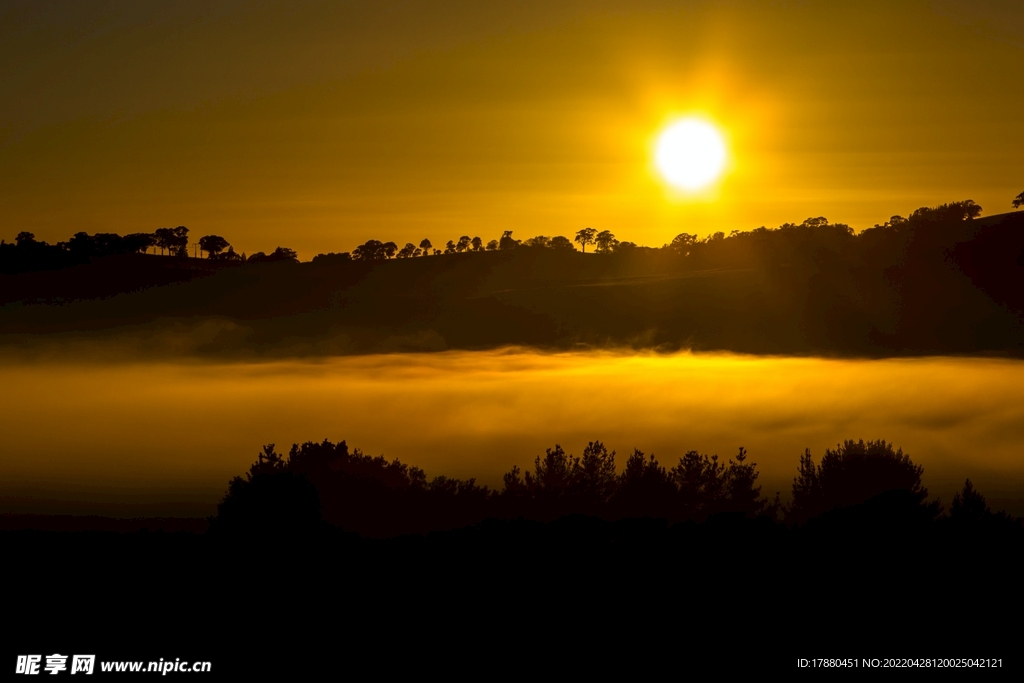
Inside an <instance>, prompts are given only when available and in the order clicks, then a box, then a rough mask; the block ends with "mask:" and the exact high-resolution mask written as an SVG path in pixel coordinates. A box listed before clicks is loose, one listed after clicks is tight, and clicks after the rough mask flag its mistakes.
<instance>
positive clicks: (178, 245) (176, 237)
mask: <svg viewBox="0 0 1024 683" xmlns="http://www.w3.org/2000/svg"><path fill="white" fill-rule="evenodd" d="M153 234H154V237H155V240H154V242H155V244H156V246H157V247H159V248H160V253H163V250H164V249H166V250H167V252H168V253H170V254H174V255H176V256H182V255H184V256H188V228H186V227H185V226H184V225H179V226H178V227H176V228H157V230H156V231H155V232H154V233H153Z"/></svg>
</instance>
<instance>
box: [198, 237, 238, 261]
mask: <svg viewBox="0 0 1024 683" xmlns="http://www.w3.org/2000/svg"><path fill="white" fill-rule="evenodd" d="M229 246H230V245H229V244H228V241H227V240H226V239H224V238H223V237H221V236H220V235H204V236H203V237H200V238H199V248H200V249H201V250H202V251H205V252H206V253H207V254H208V255H209V257H210V258H216V256H217V255H218V254H220V253H221V252H222V251H224V250H225V249H227V248H228V247H229Z"/></svg>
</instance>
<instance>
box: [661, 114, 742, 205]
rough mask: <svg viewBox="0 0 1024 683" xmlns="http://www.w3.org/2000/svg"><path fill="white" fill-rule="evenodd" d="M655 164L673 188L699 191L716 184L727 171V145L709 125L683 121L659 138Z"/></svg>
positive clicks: (697, 121)
mask: <svg viewBox="0 0 1024 683" xmlns="http://www.w3.org/2000/svg"><path fill="white" fill-rule="evenodd" d="M654 161H655V164H656V165H657V167H658V170H659V171H660V172H661V175H662V177H664V178H665V180H666V181H668V183H669V184H670V185H672V186H674V187H677V188H680V189H683V190H689V191H694V190H699V189H701V188H704V187H707V186H708V185H710V184H711V183H712V182H714V181H715V180H716V179H717V178H718V177H719V176H720V175H721V174H722V171H723V170H724V169H725V161H726V150H725V141H724V140H723V139H722V135H721V133H719V132H718V129H717V128H715V127H714V126H713V125H711V124H710V123H708V122H707V121H704V120H702V119H697V118H688V119H683V120H681V121H677V122H675V123H673V124H672V125H670V126H669V127H668V128H666V129H665V131H664V132H663V133H662V134H661V136H660V137H659V138H658V143H657V146H656V149H655V155H654Z"/></svg>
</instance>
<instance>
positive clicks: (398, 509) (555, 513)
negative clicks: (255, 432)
mask: <svg viewBox="0 0 1024 683" xmlns="http://www.w3.org/2000/svg"><path fill="white" fill-rule="evenodd" d="M615 458H616V453H615V451H609V450H608V448H607V447H606V446H605V444H603V443H602V442H601V441H592V442H590V443H588V444H587V446H586V447H585V448H584V449H583V452H582V455H581V456H574V455H572V454H569V453H567V452H566V451H565V450H564V449H563V448H562V447H561V446H559V445H555V446H554V447H553V448H549V449H546V451H545V453H544V454H543V455H540V456H537V457H536V459H535V460H534V462H533V467H532V469H529V470H527V471H525V472H524V471H522V470H520V468H519V467H518V466H515V467H513V468H512V469H511V470H509V471H508V472H506V473H505V474H504V476H503V478H502V486H501V488H500V489H490V488H488V487H486V486H480V485H478V484H477V483H476V480H475V479H466V480H461V479H453V478H448V477H445V476H436V477H434V478H432V479H428V478H427V476H426V474H425V472H424V471H423V470H422V469H420V468H418V467H415V466H408V465H406V464H404V463H402V462H400V461H399V460H397V459H395V460H390V461H389V460H387V459H386V458H384V456H375V457H374V456H369V455H366V454H364V453H363V452H362V451H360V450H359V449H358V448H356V449H354V450H349V447H348V445H347V443H346V442H345V441H341V442H340V443H337V444H335V443H332V442H330V441H328V440H324V441H323V442H320V443H314V442H306V443H304V444H302V445H299V444H294V445H293V446H292V447H291V450H290V451H289V453H288V455H287V456H284V455H282V454H279V453H278V452H277V451H276V448H275V446H274V444H269V445H266V446H264V447H263V451H262V452H261V453H259V455H258V457H257V460H256V462H254V463H253V464H252V466H251V467H250V469H249V471H248V472H247V473H246V474H245V476H244V477H235V478H234V479H232V480H231V482H230V483H229V486H228V491H227V493H226V495H225V497H224V499H223V500H222V501H221V503H220V504H219V505H218V513H217V516H216V517H214V518H211V520H210V521H211V530H212V531H214V532H215V533H237V532H241V533H247V532H263V531H274V530H276V531H279V532H288V531H296V530H299V531H301V530H303V529H306V530H310V529H314V528H316V527H317V526H318V525H320V524H322V523H324V522H327V523H329V524H331V525H334V526H336V527H340V528H342V529H344V530H347V531H354V532H357V533H360V534H363V535H368V536H395V535H400V534H404V533H426V532H430V531H438V530H444V529H454V528H461V527H466V526H469V525H473V524H477V523H479V522H481V521H483V520H486V519H519V518H523V519H529V520H536V521H552V520H556V519H560V518H564V517H567V516H571V515H587V516H592V517H596V518H601V519H605V520H618V519H637V518H652V519H663V520H666V521H667V522H668V523H685V522H696V523H701V522H706V521H708V520H711V519H714V518H721V517H723V516H726V517H732V518H742V519H748V520H761V521H762V522H764V523H770V524H784V525H789V526H803V525H807V524H809V523H813V522H814V521H815V520H816V519H820V518H822V517H827V516H828V515H834V514H836V511H843V510H846V511H849V510H858V509H864V507H865V506H868V508H870V509H872V510H875V511H876V512H877V510H879V509H881V510H882V511H883V513H884V514H888V515H895V517H903V518H906V517H908V516H909V517H912V518H915V519H919V520H921V519H923V520H925V521H926V522H928V523H942V524H947V525H953V526H955V527H958V528H960V527H965V526H967V527H972V526H973V527H977V526H979V525H982V526H986V525H987V526H993V525H995V526H999V525H1004V526H1005V525H1011V526H1012V525H1018V526H1019V523H1020V520H1015V519H1014V518H1011V517H1009V516H1008V515H1006V514H1005V513H993V512H992V511H991V510H990V509H989V508H988V505H987V503H986V502H985V498H984V496H983V495H981V494H980V493H979V492H978V491H976V490H975V489H974V487H973V484H972V483H971V481H970V480H967V481H966V482H965V484H964V487H963V489H962V491H961V492H959V493H958V494H957V495H956V496H955V497H954V498H953V501H952V505H951V507H950V510H949V512H948V514H945V515H944V514H942V513H943V510H942V506H941V504H940V503H939V501H929V500H928V490H927V488H925V487H924V485H923V484H922V480H921V477H922V474H923V468H922V467H921V466H920V465H916V464H914V462H913V461H912V460H911V459H910V457H909V456H907V455H906V454H905V453H903V451H902V450H901V449H898V448H895V447H894V446H893V445H892V444H891V443H888V442H886V441H884V440H879V441H867V442H865V441H863V440H860V441H853V440H848V441H845V442H843V443H842V444H839V445H838V446H837V447H836V448H834V449H826V451H825V453H824V455H823V456H822V458H821V460H820V462H819V463H815V462H814V460H813V458H812V456H811V454H810V451H805V453H804V455H803V456H802V457H801V458H800V461H799V467H798V470H797V476H796V477H795V478H794V480H793V485H792V500H791V501H790V502H789V503H788V504H783V503H782V502H781V501H780V496H779V494H778V493H776V494H775V495H774V497H771V498H767V497H764V496H762V494H761V486H760V485H758V484H757V479H758V477H759V473H758V471H757V466H756V464H755V463H753V462H750V461H749V459H748V454H747V451H746V450H745V449H743V448H740V449H739V450H738V452H737V454H736V455H735V456H734V457H732V458H730V459H729V460H728V461H724V462H723V461H721V460H720V459H719V458H718V456H717V455H712V456H708V455H706V454H702V453H699V452H697V451H689V452H687V453H686V454H685V455H683V456H682V457H680V458H679V459H678V462H676V463H675V464H674V465H672V466H666V465H663V464H661V463H660V462H659V460H658V459H657V457H655V455H654V454H653V453H652V454H646V453H644V452H643V451H640V450H638V449H634V450H633V452H632V453H631V454H630V455H629V456H628V457H627V458H626V460H625V463H624V465H623V467H622V469H621V470H619V469H617V468H616V463H615Z"/></svg>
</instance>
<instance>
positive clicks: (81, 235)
mask: <svg viewBox="0 0 1024 683" xmlns="http://www.w3.org/2000/svg"><path fill="white" fill-rule="evenodd" d="M1012 204H1013V206H1014V208H1019V207H1020V206H1022V205H1024V192H1022V193H1021V194H1019V195H1018V196H1017V197H1015V198H1014V200H1013V202H1012ZM981 211H982V208H981V206H979V205H978V204H977V203H975V202H974V201H973V200H970V199H968V200H964V201H959V202H952V203H949V204H942V205H939V206H935V207H921V208H919V209H916V210H915V211H914V212H913V213H911V214H910V215H909V216H908V217H906V218H904V217H903V216H900V215H895V216H892V217H891V218H890V219H889V220H888V221H885V222H884V223H882V224H876V225H874V226H873V227H871V228H868V229H866V230H863V231H861V233H860V234H859V235H855V233H854V230H853V228H851V227H850V226H849V225H846V224H844V223H830V222H829V221H828V219H826V218H825V217H823V216H818V217H812V218H807V219H806V220H804V221H803V222H802V223H799V224H797V223H784V224H782V225H780V226H778V227H777V228H767V227H765V226H761V227H759V228H755V229H753V230H747V231H740V230H733V231H732V232H731V233H729V234H728V235H726V234H725V233H724V232H721V231H719V232H714V233H712V234H710V235H708V236H707V237H704V238H701V237H699V236H698V235H696V234H693V233H688V232H682V233H679V234H678V235H676V236H675V237H674V238H673V239H672V240H671V241H670V242H668V243H666V244H664V245H662V246H661V247H660V248H653V247H646V246H640V245H637V244H636V243H634V242H629V241H620V240H619V239H618V238H617V237H616V236H615V234H614V233H612V232H611V231H610V230H601V231H598V230H597V229H596V228H592V227H586V228H582V229H581V230H579V231H577V232H576V233H575V235H574V237H573V239H572V240H570V239H569V238H568V237H565V236H563V235H555V236H547V235H536V236H534V237H531V238H529V239H525V240H520V239H516V238H515V237H513V231H511V230H505V231H504V232H503V233H502V235H501V237H500V238H499V239H492V240H490V241H488V242H486V243H485V242H484V240H483V239H482V238H481V237H479V236H476V237H470V236H469V235H463V236H461V237H459V238H458V239H457V240H448V241H447V242H446V243H445V244H444V245H443V247H440V248H439V247H435V246H434V244H433V243H432V242H431V240H430V239H428V238H424V239H423V240H421V241H420V243H419V245H418V246H417V245H415V244H413V243H412V242H408V243H406V244H405V246H403V247H399V246H398V244H397V243H395V242H390V241H389V242H382V241H380V240H376V239H371V240H367V241H366V242H364V243H363V244H361V245H359V246H357V247H356V248H355V249H353V250H352V251H351V252H341V253H334V252H331V253H327V254H318V255H317V256H316V257H314V258H313V261H314V262H317V261H337V260H341V261H347V260H353V261H372V262H377V261H388V260H391V259H409V258H418V257H423V256H442V255H451V254H465V253H473V252H484V251H499V250H510V249H517V248H530V249H551V250H556V251H563V252H568V251H575V247H574V246H573V243H575V244H577V245H579V247H580V250H581V251H582V252H583V253H586V252H587V248H588V247H591V248H592V251H593V253H597V254H622V253H637V252H642V253H653V252H667V253H671V254H676V255H680V256H693V255H698V254H700V253H701V252H704V251H707V250H714V249H716V248H719V247H725V248H726V249H728V248H729V246H731V245H734V244H740V243H744V242H750V241H759V240H763V238H765V237H768V236H782V237H785V236H791V235H801V234H809V233H813V234H814V236H815V238H817V239H819V240H821V239H825V240H829V239H831V240H846V239H850V238H854V237H858V238H861V240H862V241H864V242H868V241H872V240H877V239H878V238H880V237H882V238H884V235H896V234H900V233H907V232H912V231H914V230H916V229H919V228H921V227H923V226H927V225H929V224H934V223H950V222H962V221H966V220H972V219H974V218H977V217H978V216H980V215H981ZM188 235H189V229H188V228H187V227H185V226H178V227H175V228H158V229H157V230H155V231H154V232H152V233H142V232H139V233H130V234H128V235H123V236H122V235H118V234H116V233H96V234H94V235H89V234H88V233H85V232H78V233H75V234H74V235H73V236H72V237H71V238H70V239H68V240H67V241H62V242H58V243H57V244H54V245H50V244H48V243H47V242H45V241H38V240H36V238H35V235H34V234H33V233H31V232H28V231H22V232H20V233H18V235H17V236H16V237H15V241H14V242H13V243H8V242H5V241H3V240H0V272H4V273H14V272H26V271H32V270H51V269H56V268H63V267H68V266H70V265H75V264H78V263H84V262H86V261H88V260H89V259H92V258H96V257H102V256H110V255H115V254H134V253H148V252H149V250H150V249H152V250H153V252H154V253H159V254H161V255H164V254H166V255H171V256H176V257H179V258H185V257H187V256H188V255H189V253H188V247H189V236H188ZM195 251H196V252H197V253H196V255H197V256H205V257H206V258H208V259H210V260H214V261H222V262H233V263H266V262H278V261H291V262H297V261H298V255H297V253H296V252H295V251H294V250H292V249H289V248H287V247H277V248H276V249H275V250H274V251H273V252H271V253H270V254H266V253H264V252H257V253H255V254H252V255H250V256H246V254H245V253H241V254H239V253H236V252H235V250H234V247H233V246H232V245H231V244H230V243H229V242H228V241H227V240H226V239H225V238H224V237H221V236H220V235H204V236H203V237H200V238H199V240H198V241H197V242H196V244H195Z"/></svg>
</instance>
